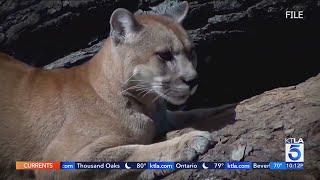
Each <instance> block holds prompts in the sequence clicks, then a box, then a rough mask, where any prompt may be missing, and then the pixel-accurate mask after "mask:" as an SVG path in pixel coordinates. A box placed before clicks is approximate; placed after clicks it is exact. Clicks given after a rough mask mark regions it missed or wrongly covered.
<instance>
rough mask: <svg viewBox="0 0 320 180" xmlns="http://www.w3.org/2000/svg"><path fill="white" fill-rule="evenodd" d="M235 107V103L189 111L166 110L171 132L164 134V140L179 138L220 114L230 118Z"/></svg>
mask: <svg viewBox="0 0 320 180" xmlns="http://www.w3.org/2000/svg"><path fill="white" fill-rule="evenodd" d="M236 105H237V104H236V103H235V104H227V105H223V106H219V107H214V108H203V109H193V110H190V111H169V110H167V120H168V122H169V124H170V128H171V129H169V130H168V131H171V132H169V133H167V134H166V136H167V137H166V138H167V139H171V138H174V137H177V136H181V135H182V134H185V133H188V132H190V131H194V130H195V129H194V128H195V127H194V125H195V124H201V123H204V122H205V121H206V120H208V118H212V120H214V121H215V117H218V116H219V115H220V114H223V113H225V115H227V116H230V115H232V114H234V108H235V107H236ZM229 111H230V112H229ZM231 111H232V112H231ZM211 124H212V123H211ZM182 128H184V129H182ZM176 129H179V130H176ZM172 130H176V131H172ZM206 130H207V129H206Z"/></svg>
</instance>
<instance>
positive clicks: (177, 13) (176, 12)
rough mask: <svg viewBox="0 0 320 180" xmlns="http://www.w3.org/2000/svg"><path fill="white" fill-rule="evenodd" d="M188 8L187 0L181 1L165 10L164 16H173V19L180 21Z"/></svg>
mask: <svg viewBox="0 0 320 180" xmlns="http://www.w3.org/2000/svg"><path fill="white" fill-rule="evenodd" d="M188 10H189V5H188V2H187V1H183V2H182V3H179V4H177V5H175V6H173V7H172V8H170V9H168V10H166V12H165V14H164V15H165V16H169V17H171V18H173V19H174V20H175V21H177V22H179V23H182V21H183V19H184V18H185V17H186V15H187V13H188Z"/></svg>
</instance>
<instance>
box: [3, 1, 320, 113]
mask: <svg viewBox="0 0 320 180" xmlns="http://www.w3.org/2000/svg"><path fill="white" fill-rule="evenodd" d="M161 2H163V1H161V0H127V1H125V0H119V1H116V2H114V1H109V0H102V1H94V0H78V1H75V0H69V1H68V0H66V1H57V0H48V1H47V0H30V1H19V0H2V1H0V51H3V52H6V53H8V54H10V55H12V56H14V57H16V58H18V59H20V60H22V61H24V62H26V63H28V64H30V65H33V66H38V67H42V66H44V65H47V64H50V63H52V62H53V61H55V60H58V59H60V58H63V57H65V56H67V55H69V54H71V55H69V56H67V57H66V58H64V59H62V60H61V59H60V62H62V64H63V66H66V67H70V66H73V65H74V64H80V63H79V62H84V61H86V60H88V59H90V57H91V56H92V55H94V54H95V53H96V52H97V50H98V49H99V46H97V47H92V46H93V45H95V44H97V43H98V42H100V41H101V40H103V39H104V38H106V37H107V36H108V31H109V24H108V21H109V17H110V14H111V13H112V11H113V10H114V9H116V8H117V7H123V8H127V9H129V10H130V11H132V12H134V11H137V10H139V9H140V10H142V11H145V12H150V11H153V12H156V11H158V10H159V9H161V8H163V7H170V6H172V5H174V4H175V1H174V2H173V1H171V2H169V1H167V2H164V3H162V4H160V5H159V3H161ZM189 3H190V8H191V9H190V11H189V14H188V16H187V18H186V20H185V22H184V27H185V28H186V29H187V30H188V32H189V33H190V36H191V37H192V39H193V40H194V43H195V44H196V50H197V54H198V72H199V75H200V86H199V89H198V91H197V93H196V94H195V95H194V96H193V97H192V98H190V99H189V101H188V102H187V106H184V107H183V108H195V107H207V106H216V105H220V104H226V103H232V102H238V101H241V100H244V99H247V98H249V97H252V96H254V95H257V94H260V93H262V92H264V91H266V90H270V89H273V88H277V87H285V86H291V85H296V84H298V83H300V82H303V81H304V80H306V79H308V78H309V77H312V76H315V75H316V74H318V73H319V72H320V65H318V64H319V50H320V47H319V42H320V37H319V32H320V31H319V30H320V26H319V22H320V13H319V12H320V11H319V9H320V8H319V6H320V3H319V1H308V0H306V1H286V0H282V1H276V0H269V1H263V0H262V1H261V0H241V1H237V0H217V1H209V0H199V1H189ZM151 7H154V8H151ZM286 10H303V11H304V19H302V20H301V19H285V11H286ZM86 48H87V49H86ZM78 50H80V51H78ZM75 51H78V52H75ZM73 52H75V53H79V52H82V54H80V55H74V54H75V53H73ZM83 52H84V53H83ZM72 53H73V54H72ZM70 62H71V63H70ZM74 62H76V63H74ZM53 66H54V67H57V66H59V65H53ZM60 66H61V63H60ZM171 108H174V109H175V108H177V107H171Z"/></svg>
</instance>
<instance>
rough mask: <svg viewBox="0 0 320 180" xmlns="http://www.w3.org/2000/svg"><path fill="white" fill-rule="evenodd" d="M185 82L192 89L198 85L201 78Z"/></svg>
mask: <svg viewBox="0 0 320 180" xmlns="http://www.w3.org/2000/svg"><path fill="white" fill-rule="evenodd" d="M183 82H184V83H186V84H187V85H189V88H190V89H192V88H193V87H194V86H196V85H198V83H199V78H198V77H195V78H194V79H191V80H189V81H186V80H183Z"/></svg>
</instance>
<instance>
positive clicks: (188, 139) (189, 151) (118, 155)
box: [36, 131, 212, 179]
mask: <svg viewBox="0 0 320 180" xmlns="http://www.w3.org/2000/svg"><path fill="white" fill-rule="evenodd" d="M211 141H212V138H211V135H210V133H209V132H206V131H193V132H190V133H187V134H184V135H183V136H180V137H177V138H173V139H171V140H168V141H163V142H159V143H155V144H150V145H124V146H118V147H113V148H106V149H104V148H102V147H101V146H99V145H98V144H96V143H95V142H93V143H92V144H90V145H88V146H86V147H84V148H83V149H82V150H80V151H79V153H77V154H75V155H74V157H73V158H71V159H79V158H80V157H79V156H81V161H102V162H110V161H128V162H130V161H131V162H147V161H191V160H193V159H195V158H196V157H197V156H198V155H200V154H202V153H204V152H205V151H207V150H208V148H209V146H210V144H211ZM93 155H95V156H94V157H93ZM85 157H90V158H85ZM92 171H94V176H91V175H93V172H92ZM141 171H142V170H130V171H129V170H111V171H97V170H71V171H70V170H68V171H67V170H65V171H64V170H61V171H52V172H48V171H37V172H36V177H37V179H83V178H89V177H90V178H97V179H101V178H103V177H107V178H108V179H119V178H122V177H125V176H127V175H131V174H133V173H136V174H138V173H141ZM166 173H169V172H167V171H159V170H156V171H151V170H146V171H144V172H143V173H142V174H141V175H140V178H142V179H145V178H147V179H151V178H154V177H157V176H163V175H166Z"/></svg>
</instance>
